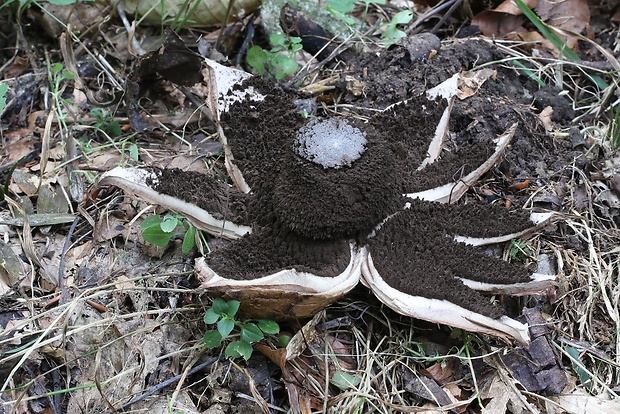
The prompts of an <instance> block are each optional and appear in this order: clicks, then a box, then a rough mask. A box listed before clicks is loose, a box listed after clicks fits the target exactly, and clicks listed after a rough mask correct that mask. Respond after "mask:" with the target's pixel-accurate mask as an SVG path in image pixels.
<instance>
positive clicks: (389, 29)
mask: <svg viewBox="0 0 620 414" xmlns="http://www.w3.org/2000/svg"><path fill="white" fill-rule="evenodd" d="M412 19H413V12H411V10H403V11H400V12H398V13H396V14H395V15H394V17H392V20H391V21H390V22H389V23H387V24H386V25H385V30H384V32H383V34H382V35H381V40H383V45H384V46H385V47H390V46H392V45H393V44H394V43H396V42H398V41H399V40H400V39H401V38H403V37H405V36H407V33H405V32H403V31H402V30H400V29H399V28H398V25H400V24H407V23H409V22H411V20H412Z"/></svg>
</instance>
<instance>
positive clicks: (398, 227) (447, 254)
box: [368, 200, 533, 318]
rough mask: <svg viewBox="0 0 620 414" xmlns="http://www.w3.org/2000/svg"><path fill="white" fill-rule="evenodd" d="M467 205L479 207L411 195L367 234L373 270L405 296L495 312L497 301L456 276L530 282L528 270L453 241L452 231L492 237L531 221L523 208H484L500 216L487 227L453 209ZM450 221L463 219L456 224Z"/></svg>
mask: <svg viewBox="0 0 620 414" xmlns="http://www.w3.org/2000/svg"><path fill="white" fill-rule="evenodd" d="M472 210H476V211H478V210H479V209H476V208H472V207H471V206H461V205H452V206H449V205H445V204H439V203H434V202H425V201H420V200H413V201H412V202H411V205H410V207H409V208H407V209H406V210H404V211H402V212H400V213H398V214H396V215H394V216H392V217H390V218H389V219H388V220H387V221H386V222H385V223H383V224H382V225H381V227H380V228H379V229H378V230H377V232H376V235H375V236H374V237H371V238H370V240H369V242H368V250H369V252H370V256H371V258H372V262H373V263H374V267H375V269H376V270H377V272H378V273H379V275H381V277H382V278H383V279H384V280H385V281H386V283H388V284H389V285H390V286H391V287H393V288H395V289H397V290H399V291H400V292H403V293H405V294H407V295H411V296H423V297H426V298H434V299H441V300H447V301H449V302H452V303H455V304H458V305H460V306H462V307H464V308H466V309H469V310H471V311H474V312H477V313H480V314H482V315H485V316H489V317H491V318H497V317H499V316H501V315H502V310H501V309H500V307H499V306H494V305H493V304H492V302H491V301H490V300H489V299H488V298H487V297H484V296H482V295H481V294H479V293H477V292H476V291H474V290H473V289H470V288H469V287H467V286H466V285H465V284H464V282H463V280H462V279H466V280H473V281H476V282H483V283H487V284H492V285H510V284H514V283H526V282H530V281H532V276H531V275H530V272H528V271H527V270H526V269H525V268H524V267H522V266H517V265H514V264H511V263H507V262H505V261H503V260H501V259H498V258H494V257H490V256H488V255H486V254H484V253H483V252H482V251H480V250H478V249H477V248H475V247H472V246H468V245H465V244H463V243H459V242H457V241H455V239H454V236H455V233H454V230H460V231H464V232H467V233H470V232H473V233H474V234H476V235H485V236H498V235H500V234H506V233H518V232H522V231H526V230H527V229H529V228H531V227H532V224H533V223H532V222H531V220H530V217H529V214H527V213H526V212H525V211H523V210H517V211H511V212H508V211H507V210H506V209H503V210H501V209H499V208H496V209H484V210H486V213H487V214H488V215H489V216H491V217H500V218H499V219H496V220H491V222H493V221H495V224H496V225H497V226H496V227H495V229H490V228H489V224H487V222H486V220H485V218H483V217H480V215H478V214H472V216H470V217H466V216H463V215H462V214H459V213H468V212H471V211H472ZM459 216H460V217H459ZM477 216H478V217H477ZM476 218H477V219H478V220H477V221H475V219H476ZM456 220H458V221H464V222H465V223H463V224H461V225H456V224H454V222H455V221H456ZM483 228H484V229H483ZM500 230H503V232H500Z"/></svg>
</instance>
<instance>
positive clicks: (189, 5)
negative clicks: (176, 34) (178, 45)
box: [122, 0, 260, 27]
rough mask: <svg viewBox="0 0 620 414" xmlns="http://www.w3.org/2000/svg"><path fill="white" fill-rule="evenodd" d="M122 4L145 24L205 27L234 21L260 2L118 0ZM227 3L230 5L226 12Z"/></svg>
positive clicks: (249, 11) (236, 0)
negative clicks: (181, 24)
mask: <svg viewBox="0 0 620 414" xmlns="http://www.w3.org/2000/svg"><path fill="white" fill-rule="evenodd" d="M122 3H123V7H125V10H126V11H127V12H128V13H131V14H133V13H137V14H138V15H140V16H143V18H144V22H146V23H150V24H155V25H161V24H164V23H166V22H168V24H170V23H174V22H186V23H185V25H184V26H185V27H209V26H216V25H221V24H223V23H228V22H232V21H236V20H239V19H241V18H243V17H244V16H247V15H248V14H250V13H252V12H253V11H254V10H256V8H257V7H258V6H259V5H260V1H258V0H235V1H232V0H207V1H201V0H190V1H187V0H167V1H166V2H165V3H162V2H160V1H159V0H122ZM229 6H232V10H231V13H230V14H228V8H229ZM227 18H228V20H227Z"/></svg>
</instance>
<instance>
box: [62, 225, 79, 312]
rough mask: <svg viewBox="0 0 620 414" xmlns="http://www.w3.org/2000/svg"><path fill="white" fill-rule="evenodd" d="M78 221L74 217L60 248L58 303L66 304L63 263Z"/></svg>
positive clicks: (66, 294)
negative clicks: (59, 292)
mask: <svg viewBox="0 0 620 414" xmlns="http://www.w3.org/2000/svg"><path fill="white" fill-rule="evenodd" d="M79 221H80V218H79V217H76V218H75V220H73V224H71V228H70V229H69V233H68V234H67V238H66V239H65V244H64V245H63V246H62V253H61V254H60V263H58V290H60V291H61V294H60V303H67V297H68V296H69V295H68V291H67V290H66V288H65V286H64V278H65V276H64V275H65V261H66V258H67V251H68V250H69V246H70V244H71V237H72V236H73V232H75V228H76V227H77V224H78V222H79Z"/></svg>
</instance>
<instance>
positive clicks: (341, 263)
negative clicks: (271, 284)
mask: <svg viewBox="0 0 620 414" xmlns="http://www.w3.org/2000/svg"><path fill="white" fill-rule="evenodd" d="M350 259H351V251H350V247H349V243H348V242H347V241H346V240H344V239H339V240H313V239H309V238H305V237H301V236H299V235H296V234H294V233H290V232H288V231H286V230H282V229H279V228H278V227H272V228H261V229H257V230H256V231H255V232H254V233H252V234H250V235H248V236H245V237H243V238H241V239H239V240H236V241H234V242H233V243H232V244H230V245H229V246H228V247H227V248H225V249H221V250H217V251H215V252H213V253H211V254H210V255H208V256H207V257H206V260H207V263H208V264H209V266H210V267H211V268H212V269H213V270H214V271H215V272H216V273H218V274H219V275H220V276H222V277H228V278H231V279H237V280H241V279H247V280H251V279H255V278H258V277H262V276H267V275H270V274H272V273H275V272H278V271H280V270H283V269H295V270H297V271H300V272H308V273H312V274H314V275H317V276H325V277H333V276H338V275H339V274H340V273H342V272H343V271H344V269H345V268H346V267H347V266H348V264H349V261H350Z"/></svg>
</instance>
